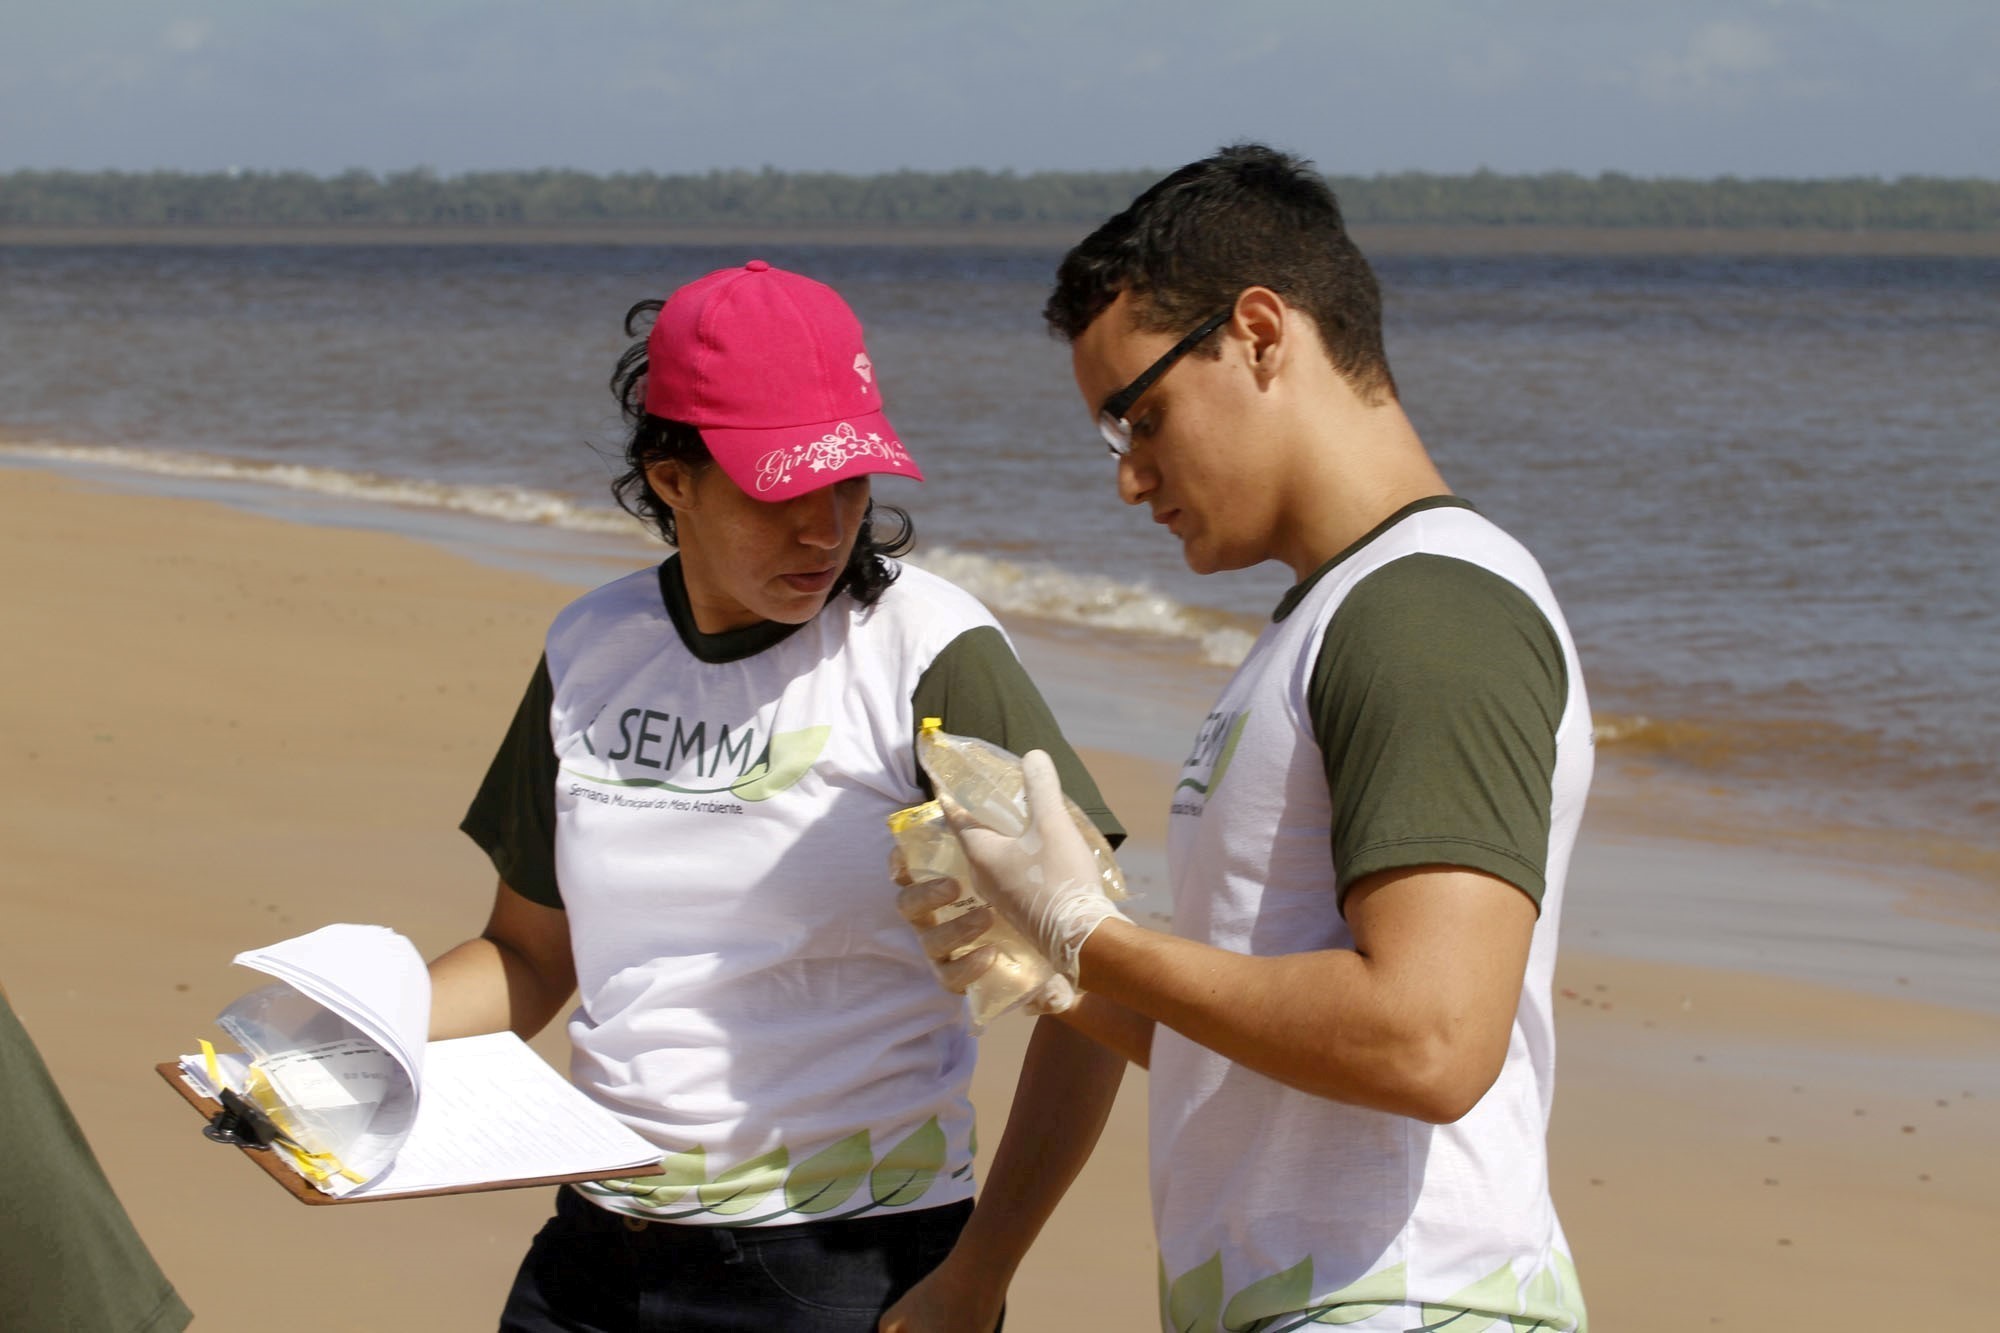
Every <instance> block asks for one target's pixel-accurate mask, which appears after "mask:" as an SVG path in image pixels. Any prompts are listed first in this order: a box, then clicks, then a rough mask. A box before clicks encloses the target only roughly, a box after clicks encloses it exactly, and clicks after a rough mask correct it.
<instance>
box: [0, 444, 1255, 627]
mask: <svg viewBox="0 0 2000 1333" xmlns="http://www.w3.org/2000/svg"><path fill="white" fill-rule="evenodd" d="M5 458H16V459H24V460H42V461H46V462H53V463H80V464H86V465H90V466H96V467H108V468H117V469H121V470H124V471H128V472H143V473H148V474H151V475H154V476H164V477H185V478H190V479H194V480H203V481H221V482H236V483H245V484H250V485H258V486H273V487H278V488H281V489H284V490H290V491H300V492H306V493H309V494H314V495H324V496H329V497H332V498H336V499H343V500H355V501H360V502H364V503H371V504H390V505H401V506H406V507H410V508H417V509H442V510H448V511H450V512H453V513H460V514H468V515H472V516H475V517H479V518H487V519H495V520H498V521H501V522H506V523H525V524H537V525H541V526H544V527H552V528H557V529H561V530H564V531H569V532H587V533H605V534H611V535H615V536H628V535H631V534H633V533H634V532H635V531H637V528H636V525H635V523H634V521H633V520H632V519H631V518H630V517H629V516H628V515H626V514H625V513H623V512H621V511H619V510H616V509H613V508H611V507H610V506H609V505H604V506H601V507H591V506H586V505H583V504H579V503H578V502H576V501H575V500H573V499H571V498H569V497H567V496H563V495H559V494H557V493H555V492H553V491H543V490H536V489H533V488H531V487H525V486H488V485H473V484H460V483H451V482H441V481H428V480H422V479H418V478H409V477H389V476H383V475H380V474H376V473H368V472H347V471H342V470H340V469H338V468H327V467H311V466H306V465H303V464H297V463H271V462H260V461H257V460H253V459H241V458H226V457H222V456H220V455H215V454H200V453H185V452H178V451H172V450H164V449H140V448H128V447H123V446H117V445H90V444H67V443H62V442H59V441H50V440H25V441H14V442H9V443H5V444H0V459H5ZM911 563H912V564H915V565H918V566H921V567H922V568H924V569H928V570H930V571H931V572H932V573H935V574H937V575H939V576H941V577H943V578H947V579H950V580H951V581H952V582H954V583H956V584H958V585H959V586H960V587H962V588H964V589H966V591H968V592H970V593H972V594H973V595H974V596H975V597H978V598H979V599H980V600H981V601H983V602H985V603H986V604H987V605H988V606H989V607H991V608H992V609H993V610H994V611H996V612H998V613H1000V614H1003V615H1004V614H1008V613H1012V614H1016V615H1030V616H1039V617H1041V618H1042V619H1045V620H1053V621H1057V622H1061V623H1066V624H1074V625H1086V626H1089V627H1092V628H1095V629H1105V630H1111V631H1114V632H1117V633H1122V634H1140V635H1149V636H1152V637H1155V638H1164V639H1168V640H1178V641H1181V642H1185V643H1187V644H1189V645H1191V646H1192V647H1193V648H1194V649H1195V650H1196V651H1197V652H1198V653H1199V654H1200V656H1201V658H1202V660H1204V661H1206V662H1210V663H1213V664H1215V665H1218V666H1234V665H1235V664H1236V663H1238V662H1240V661H1242V660H1243V656H1244V654H1245V653H1247V652H1248V651H1249V649H1250V645H1251V643H1252V642H1253V641H1254V636H1253V635H1251V634H1249V633H1247V632H1246V631H1244V630H1242V629H1240V628H1237V627H1235V626H1233V625H1229V624H1227V623H1225V622H1224V618H1223V617H1222V616H1220V615H1219V614H1218V613H1216V612H1212V611H1203V610H1201V609H1199V608H1196V607H1191V606H1188V605H1187V604H1185V603H1183V602H1179V601H1176V600H1175V599H1173V598H1171V597H1168V596H1166V595H1164V594H1162V593H1160V592H1157V591H1155V590H1154V589H1152V588H1149V587H1147V586H1146V585H1145V584H1143V583H1124V582H1120V581H1119V580H1117V579H1110V578H1105V577H1104V576H1102V575H1098V574H1079V573H1076V572H1074V571H1072V570H1067V569H1063V568H1061V567H1060V566H1057V565H1051V564H1043V563H1035V562H1017V561H1012V560H1000V559H996V558H993V557H990V556H984V555H978V554H975V553H973V552H970V551H960V550H954V549H952V548H950V547H943V546H934V547H928V548H926V549H925V550H923V551H922V552H921V553H920V554H919V555H917V556H915V557H913V558H912V559H911Z"/></svg>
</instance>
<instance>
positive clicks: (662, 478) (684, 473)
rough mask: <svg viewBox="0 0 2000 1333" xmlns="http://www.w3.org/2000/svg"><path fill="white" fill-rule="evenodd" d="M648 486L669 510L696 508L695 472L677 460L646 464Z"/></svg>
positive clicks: (669, 459) (670, 459) (661, 460)
mask: <svg viewBox="0 0 2000 1333" xmlns="http://www.w3.org/2000/svg"><path fill="white" fill-rule="evenodd" d="M646 485H647V486H648V487H649V488H651V490H652V492H653V494H654V495H655V496H656V497H657V498H658V499H659V501H660V503H661V504H663V505H665V506H666V507H667V508H669V509H676V510H678V509H692V508H694V470H693V469H692V468H690V467H688V465H687V464H685V463H683V462H681V461H680V460H679V459H675V458H662V459H657V460H655V461H654V462H651V463H648V464H646Z"/></svg>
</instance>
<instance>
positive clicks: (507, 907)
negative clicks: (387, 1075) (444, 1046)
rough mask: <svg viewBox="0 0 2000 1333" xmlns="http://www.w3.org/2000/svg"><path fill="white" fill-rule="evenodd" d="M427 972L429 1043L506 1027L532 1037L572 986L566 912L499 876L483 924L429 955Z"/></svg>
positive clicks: (572, 960) (572, 963)
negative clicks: (524, 893) (458, 941)
mask: <svg viewBox="0 0 2000 1333" xmlns="http://www.w3.org/2000/svg"><path fill="white" fill-rule="evenodd" d="M430 974H431V1030H430V1036H431V1040H433V1041H439V1040H442V1039H444V1038H447V1037H469V1036H473V1035H476V1034H478V1033H483V1032H498V1031H501V1030H502V1029H505V1028H511V1029H513V1031H514V1032H516V1033H517V1034H519V1035H520V1036H521V1037H522V1038H523V1039H524V1040H525V1039H527V1038H529V1037H532V1036H534V1035H535V1034H536V1033H537V1032H540V1031H541V1030H542V1029H543V1028H544V1027H547V1026H548V1023H549V1020H550V1019H552V1018H554V1017H555V1016H556V1013H557V1011H558V1010H560V1009H561V1008H562V1006H563V1004H564V1002H565V1001H567V1000H568V999H569V997H570V994H571V992H573V991H574V990H575V989H576V960H575V958H574V957H573V956H572V955H571V953H570V941H569V914H568V913H567V912H565V911H563V910H562V909H561V908H559V907H547V906H544V905H543V904H541V903H538V902H535V901H534V900H532V899H530V898H527V897H524V896H522V895H521V894H520V893H518V892H516V891H515V890H514V889H512V888H510V887H509V886H508V884H507V882H506V881H505V880H501V881H498V884H497V887H496V888H495V890H494V894H493V912H492V915H491V916H489V917H488V918H487V922H486V928H485V929H484V930H483V931H481V932H480V933H479V934H478V935H477V936H475V937H474V938H472V939H469V940H466V941H465V942H464V943H462V944H459V945H457V946H455V947H453V948H451V949H449V950H447V951H446V952H444V953H443V954H440V955H439V956H438V957H437V958H436V959H434V960H432V962H431V965H430Z"/></svg>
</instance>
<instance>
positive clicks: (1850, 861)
mask: <svg viewBox="0 0 2000 1333" xmlns="http://www.w3.org/2000/svg"><path fill="white" fill-rule="evenodd" d="M16 468H18V469H21V470H24V471H27V472H31V473H35V472H39V473H46V474H48V475H53V476H60V477H66V478H71V479H73V480H75V481H78V482H80V483H82V484H85V485H92V486H104V487H109V488H111V489H114V490H118V491H122V492H126V493H130V494H133V495H137V496H142V497H147V496H151V497H167V498H175V499H183V500H192V501H195V502H210V503H216V504H221V505H225V506H227V507H229V508H231V509H234V510H237V511H239V512H246V513H250V514H255V515H259V516H262V517H265V518H269V519H272V520H275V521H278V522H283V523H303V524H307V525H311V526H314V527H330V528H334V529H349V530H357V531H364V532H381V533H391V534H397V535H401V536H405V537H409V538H412V539H414V540H417V541H421V542H424V543H426V544H427V545H429V546H432V547H434V548H436V549H439V550H443V551H447V552H450V553H452V554H453V555H456V556H460V557H463V558H465V559H469V560H471V561H474V562H475V563H477V564H480V565H483V566H486V567H488V568H492V569H497V570H502V571H507V572H510V573H516V574H525V575H529V576H531V577H536V578H542V579H547V580H550V581H552V582H554V583H556V584H559V585H561V586H563V587H564V588H566V589H568V590H569V592H568V593H567V594H566V595H565V597H564V599H563V600H567V599H568V596H573V595H575V594H576V593H580V592H582V591H585V590H587V589H588V588H591V587H594V586H596V585H597V584H598V583H602V582H605V581H607V580H609V579H612V578H615V577H618V576H619V575H621V574H624V573H626V572H628V571H630V570H631V569H633V568H636V567H637V566H638V565H639V564H641V563H645V562H647V561H649V560H653V559H657V558H658V556H659V553H660V550H661V549H662V548H660V547H659V546H658V545H657V544H656V543H655V542H654V541H653V539H652V538H650V537H648V536H645V535H644V534H643V533H641V532H640V530H639V529H638V528H637V526H636V525H634V526H633V528H632V529H631V531H630V533H629V534H628V535H627V536H624V537H618V536H613V535H610V534H608V533H599V532H586V531H579V530H572V529H566V528H556V527H550V526H547V525H543V524H537V523H524V522H515V521H508V520H506V519H502V518H498V517H494V516H490V515H485V514H479V513H459V512H453V511H449V510H443V509H435V508H430V507H426V506H421V505H406V504H397V503H394V502H391V501H385V500H377V499H371V498H368V497H366V496H347V495H339V494H333V493H322V492H318V491H314V490H292V489H288V488H281V487H274V486H271V485H267V484H264V483H261V482H259V481H257V480H254V479H251V478H248V477H245V478H229V477H221V478H218V477H208V476H201V475H188V476H182V475H176V474H173V473H154V472H144V471H136V470H126V469H122V468H118V467H116V466H113V465H109V464H103V463H98V462H92V461H66V460H61V459H51V458H41V457H35V456H32V455H23V456H14V457H9V456H6V455H4V454H0V475H4V474H5V473H6V472H7V471H8V470H10V469H16ZM1000 618H1001V620H1002V621H1003V623H1004V624H1005V626H1006V627H1007V630H1008V632H1009V634H1010V636H1011V637H1012V638H1013V639H1014V641H1015V646H1016V649H1017V651H1018V652H1019V653H1020V654H1021V656H1022V658H1023V660H1024V662H1026V663H1027V665H1028V666H1029V667H1030V669H1031V672H1033V674H1035V676H1036V678H1037V680H1038V682H1039V683H1040V684H1041V685H1042V687H1043V689H1044V692H1045V693H1046V694H1047V696H1048V698H1049V701H1050V703H1051V706H1053V707H1054V708H1055V709H1056V710H1057V712H1058V715H1060V716H1062V717H1065V718H1066V719H1070V726H1069V730H1070V733H1071V736H1072V739H1073V740H1074V741H1075V743H1076V744H1078V745H1079V746H1080V747H1088V748H1091V749H1093V750H1095V751H1097V752H1099V753H1101V754H1106V755H1114V756H1120V757H1127V758H1132V759H1136V760H1139V761H1143V762H1144V763H1146V764H1149V765H1157V766H1160V767H1159V768H1158V770H1157V773H1156V775H1155V776H1156V778H1157V782H1156V788H1157V790H1159V791H1165V790H1167V789H1169V788H1170V787H1171V786H1172V782H1173V779H1174V776H1175V773H1176V772H1177V770H1178V766H1179V762H1180V759H1181V757H1182V753H1183V751H1184V749H1185V744H1186V738H1187V737H1189V736H1192V735H1193V734H1194V733H1195V730H1196V729H1197V727H1198V726H1199V724H1200V721H1201V718H1202V716H1203V714H1204V713H1205V711H1206V709H1207V706H1208V704H1209V702H1210V701H1211V700H1213V698H1214V697H1215V695H1216V694H1217V692H1218V691H1219V690H1220V689H1221V687H1222V685H1223V684H1224V683H1225V682H1226V681H1227V680H1228V678H1229V676H1230V674H1231V670H1232V668H1230V667H1227V666H1218V665H1215V664H1212V663H1207V662H1203V661H1198V660H1196V659H1195V657H1194V656H1193V654H1192V653H1191V652H1190V651H1189V650H1188V649H1187V646H1186V645H1185V644H1182V643H1180V642H1178V641H1175V640H1168V639H1165V638H1161V639H1157V640H1155V639H1153V638H1151V637H1149V636H1144V635H1126V634H1113V635H1109V636H1107V635H1105V634H1104V633H1103V632H1101V631H1099V630H1096V629H1094V628H1092V627H1090V626H1087V625H1079V624H1071V623H1067V622H1057V621H1050V620H1045V619H1042V618H1040V617H1037V616H1034V615H1032V614H1025V613H1015V612H1003V613H1000ZM536 642H539V631H538V633H537V637H536ZM1112 681H1116V682H1119V683H1118V684H1117V685H1115V686H1114V685H1110V684H1106V683H1104V682H1112ZM1597 759H1598V762H1597V772H1596V776H1595V778H1594V780H1593V784H1592V790H1591V795H1590V810H1589V816H1588V821H1587V826H1588V828H1589V829H1590V830H1591V831H1592V833H1593V834H1595V835H1597V837H1598V839H1599V841H1605V840H1610V841H1619V842H1623V843H1627V844H1632V845H1644V846H1649V847H1664V846H1671V845H1677V844H1682V843H1692V844H1699V845H1702V846H1706V847H1713V848H1718V849H1721V848H1728V849H1738V850H1741V851H1743V852H1744V853H1745V854H1746V855H1748V856H1750V857H1752V858H1753V859H1757V858H1766V857H1776V858H1779V859H1781V860H1783V861H1785V862H1787V863H1792V864H1816V865H1820V866H1823V867H1824V868H1825V869H1826V871H1827V873H1829V874H1831V875H1833V876H1834V877H1835V878H1837V879H1838V880H1839V881H1840V882H1841V883H1842V884H1843V885H1844V886H1845V890H1844V894H1843V900H1844V901H1851V902H1856V903H1866V902H1868V901H1869V900H1870V899H1871V898H1873V899H1874V900H1876V901H1879V902H1880V903H1881V904H1882V905H1883V907H1884V908H1885V910H1887V911H1889V912H1891V913H1893V914H1895V915H1897V916H1899V917H1907V918H1912V919H1914V920H1917V921H1921V922H1924V923H1928V924H1929V925H1934V926H1944V927H1949V928H1951V929H1960V928H1963V929H1970V930H1974V931H1977V932H1981V933H1982V934H1990V935H1996V936H2000V844H1995V845H1982V844H1977V843H1972V842H1968V841H1966V840H1964V839H1963V838H1962V837H1959V836H1956V835H1954V834H1951V833H1947V832H1942V831H1938V830H1934V829H1910V828H1892V827H1856V826H1849V825H1837V824H1829V823H1826V822H1824V821H1816V820H1811V819H1807V818H1803V817H1795V818H1791V819H1788V820H1785V821H1782V822H1774V821H1773V820H1771V819H1770V818H1768V817H1766V816H1765V815H1764V814H1763V813H1761V812H1760V811H1759V810H1756V809H1751V808H1748V807H1741V808H1739V807H1738V806H1737V805H1736V804H1735V803H1734V802H1733V801H1732V799H1731V793H1732V792H1733V791H1734V790H1736V789H1734V788H1732V787H1730V786H1729V785H1728V784H1727V781H1726V780H1725V779H1718V777H1717V776H1716V775H1713V774H1708V773H1703V772H1698V771H1679V770H1677V769H1676V768H1675V767H1674V766H1673V764H1672V762H1671V761H1662V760H1660V759H1659V758H1658V757H1657V756H1656V755H1653V754H1650V753H1647V752H1642V751H1633V752H1622V751H1621V749H1620V747H1619V746H1618V745H1617V744H1616V743H1615V742H1606V741H1603V740H1600V742H1599V748H1598V756H1597ZM1161 832H1162V836H1164V826H1162V830H1161ZM1135 851H1137V852H1138V854H1139V856H1140V858H1141V863H1140V864H1139V865H1137V866H1136V867H1133V868H1132V869H1133V873H1132V878H1133V879H1134V882H1135V891H1137V892H1138V893H1139V894H1140V896H1141V897H1142V898H1144V897H1146V896H1147V894H1148V893H1149V892H1150V893H1152V894H1153V895H1155V896H1156V898H1157V901H1156V902H1153V903H1148V904H1146V905H1145V906H1146V908H1147V910H1153V911H1156V912H1162V913H1163V912H1164V910H1165V909H1164V904H1165V866H1164V858H1163V857H1159V856H1154V855H1153V854H1151V853H1149V852H1147V851H1146V850H1145V849H1135ZM1743 889H1744V891H1745V892H1747V893H1748V894H1750V895H1751V896H1752V897H1753V898H1755V897H1756V896H1757V892H1758V890H1757V885H1756V883H1755V882H1754V880H1746V881H1745V883H1744V885H1743ZM1857 931H1858V926H1853V925H1851V924H1850V926H1849V927H1848V932H1849V934H1854V933H1855V932H1857ZM1667 934H1668V936H1678V937H1681V938H1683V939H1686V938H1687V935H1686V932H1685V931H1678V930H1669V931H1668V932H1667ZM1924 935H1925V929H1924V927H1922V926H1918V927H1913V928H1904V929H1902V930H1901V938H1902V939H1903V940H1904V943H1905V944H1906V945H1909V944H1910V943H1911V941H1912V940H1918V939H1921V938H1922V937H1923V936H1924ZM1632 939H1633V941H1634V945H1635V947H1637V948H1638V949H1639V953H1638V954H1637V956H1640V957H1657V956H1659V941H1658V939H1656V938H1651V937H1648V936H1646V935H1644V934H1637V935H1634V936H1633V937H1632ZM1689 942H1690V943H1692V944H1695V945H1698V946H1699V947H1698V952H1696V953H1695V954H1693V955H1691V956H1688V957H1686V958H1684V959H1682V961H1686V962H1690V963H1717V962H1721V961H1722V960H1724V959H1727V958H1738V959H1740V958H1742V957H1744V956H1746V955H1745V951H1744V950H1743V949H1742V948H1741V947H1740V946H1738V945H1730V946H1728V947H1725V948H1722V949H1717V948H1715V947H1712V946H1711V945H1709V944H1707V943H1706V942H1701V941H1692V940H1691V941H1689ZM1916 947H1920V948H1921V949H1922V950H1923V951H1924V952H1926V953H1931V954H1934V953H1936V952H1937V948H1938V946H1937V944H1936V941H1935V940H1928V939H1924V940H1923V942H1922V943H1921V945H1919V946H1916ZM1994 947H1995V949H1996V951H2000V940H1996V941H1995V945H1994ZM1903 970H1908V969H1907V968H1906V969H1903ZM1895 971H1896V969H1895V968H1893V967H1891V966H1889V965H1886V964H1885V965H1883V966H1881V967H1877V968H1874V969H1873V972H1874V973H1875V974H1877V975H1874V976H1873V977H1872V979H1871V982H1870V984H1871V985H1872V986H1873V988H1874V989H1875V990H1877V991H1878V992H1883V991H1884V988H1885V987H1886V986H1887V985H1888V984H1889V978H1890V977H1891V975H1892V974H1894V973H1895ZM1775 975H1787V974H1786V973H1784V972H1782V971H1780V972H1778V973H1776V974H1775ZM1789 975H1792V976H1794V977H1802V978H1803V979H1814V978H1815V977H1819V976H1821V975H1822V973H1821V972H1819V971H1807V972H1803V973H1801V972H1798V971H1794V972H1792V973H1789ZM1964 988H1965V978H1964V976H1963V974H1962V972H1960V973H1955V974H1954V975H1953V977H1952V989H1953V991H1954V993H1958V992H1962V991H1963V990H1964ZM1984 993H1985V994H1986V995H1987V997H1988V998H1985V999H1983V1000H1982V1001H1981V1007H1984V1008H1988V1009H1991V1010H1992V1011H1994V1012H2000V980H1996V983H1995V984H1994V985H1993V986H1991V987H1988V988H1984Z"/></svg>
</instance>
